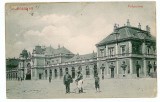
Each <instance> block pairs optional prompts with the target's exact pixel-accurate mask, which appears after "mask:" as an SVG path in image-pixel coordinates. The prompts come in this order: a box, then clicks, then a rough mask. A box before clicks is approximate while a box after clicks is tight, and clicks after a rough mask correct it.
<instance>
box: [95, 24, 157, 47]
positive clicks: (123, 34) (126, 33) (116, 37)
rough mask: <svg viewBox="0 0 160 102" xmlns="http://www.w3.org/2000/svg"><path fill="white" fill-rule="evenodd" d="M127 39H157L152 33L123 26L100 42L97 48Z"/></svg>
mask: <svg viewBox="0 0 160 102" xmlns="http://www.w3.org/2000/svg"><path fill="white" fill-rule="evenodd" d="M126 39H139V40H144V39H145V40H152V41H155V40H156V39H155V37H153V36H152V35H151V34H150V32H148V31H145V30H141V29H139V28H136V27H132V26H123V27H120V28H116V29H115V31H114V32H113V33H111V34H110V35H108V36H107V37H106V38H104V39H103V40H102V41H100V42H99V43H98V44H96V46H99V45H105V44H107V43H112V42H117V41H121V40H126Z"/></svg>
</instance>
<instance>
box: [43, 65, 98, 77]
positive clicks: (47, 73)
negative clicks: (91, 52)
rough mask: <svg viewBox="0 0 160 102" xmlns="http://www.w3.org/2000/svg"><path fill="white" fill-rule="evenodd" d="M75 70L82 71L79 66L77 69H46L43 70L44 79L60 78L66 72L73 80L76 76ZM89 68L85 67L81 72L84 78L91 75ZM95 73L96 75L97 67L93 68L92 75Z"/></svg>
mask: <svg viewBox="0 0 160 102" xmlns="http://www.w3.org/2000/svg"><path fill="white" fill-rule="evenodd" d="M77 70H81V71H82V67H81V66H79V67H78V69H77V68H75V67H71V68H67V67H66V68H57V69H48V70H47V69H46V70H45V79H47V78H48V77H49V76H50V77H54V78H57V77H60V78H62V77H63V76H64V74H65V72H66V71H68V72H69V74H70V75H71V76H72V78H75V77H76V75H77ZM91 72H92V71H91V68H90V67H89V66H85V70H84V71H82V73H83V75H85V76H86V77H90V75H91ZM95 73H97V67H95V66H94V67H93V74H94V75H95Z"/></svg>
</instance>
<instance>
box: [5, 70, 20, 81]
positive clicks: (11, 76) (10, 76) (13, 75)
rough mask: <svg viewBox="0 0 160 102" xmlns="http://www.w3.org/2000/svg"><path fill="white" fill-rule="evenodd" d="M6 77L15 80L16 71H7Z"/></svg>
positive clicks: (16, 77)
mask: <svg viewBox="0 0 160 102" xmlns="http://www.w3.org/2000/svg"><path fill="white" fill-rule="evenodd" d="M6 78H7V79H8V80H16V79H18V76H17V73H16V72H15V73H7V75H6Z"/></svg>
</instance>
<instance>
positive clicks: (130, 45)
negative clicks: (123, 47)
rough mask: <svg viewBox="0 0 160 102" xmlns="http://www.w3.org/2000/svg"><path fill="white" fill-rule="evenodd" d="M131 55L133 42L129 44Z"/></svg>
mask: <svg viewBox="0 0 160 102" xmlns="http://www.w3.org/2000/svg"><path fill="white" fill-rule="evenodd" d="M129 53H130V54H131V53H132V42H131V41H130V42H129Z"/></svg>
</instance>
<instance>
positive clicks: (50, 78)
mask: <svg viewBox="0 0 160 102" xmlns="http://www.w3.org/2000/svg"><path fill="white" fill-rule="evenodd" d="M51 80H52V76H51V75H49V83H51Z"/></svg>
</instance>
